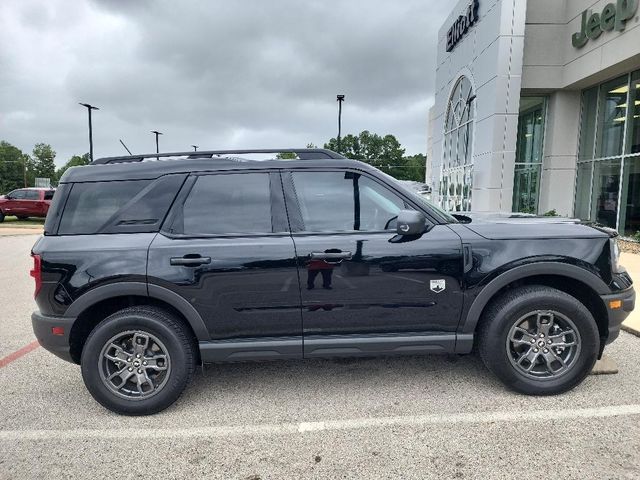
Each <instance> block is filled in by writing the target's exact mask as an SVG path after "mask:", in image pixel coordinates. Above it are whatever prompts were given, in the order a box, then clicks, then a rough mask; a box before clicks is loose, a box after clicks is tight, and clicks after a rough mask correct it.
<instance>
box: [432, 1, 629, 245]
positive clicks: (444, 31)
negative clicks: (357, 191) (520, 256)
mask: <svg viewBox="0 0 640 480" xmlns="http://www.w3.org/2000/svg"><path fill="white" fill-rule="evenodd" d="M639 14H640V10H639V9H638V0H608V1H607V0H603V1H593V0H528V1H526V0H461V1H460V2H458V3H457V4H456V5H455V7H453V10H452V11H451V13H450V15H449V16H448V18H447V19H446V21H445V22H444V24H443V25H442V27H441V28H440V30H439V33H438V53H437V66H436V88H435V103H434V105H433V107H432V108H431V109H430V111H429V127H428V147H427V155H428V165H427V179H426V180H427V183H428V184H429V185H431V187H432V192H433V193H432V198H433V199H434V200H435V201H437V202H438V203H439V204H440V205H441V206H442V207H444V208H446V209H448V210H452V211H472V212H487V211H502V212H511V211H519V212H529V213H545V212H547V211H550V210H555V211H556V212H557V213H558V214H560V215H564V216H575V217H578V218H582V219H589V220H594V221H598V222H599V223H602V224H604V225H608V226H610V227H612V228H617V229H618V231H619V232H620V233H622V234H625V235H631V234H633V233H635V232H636V231H640V20H639V18H638V15H639Z"/></svg>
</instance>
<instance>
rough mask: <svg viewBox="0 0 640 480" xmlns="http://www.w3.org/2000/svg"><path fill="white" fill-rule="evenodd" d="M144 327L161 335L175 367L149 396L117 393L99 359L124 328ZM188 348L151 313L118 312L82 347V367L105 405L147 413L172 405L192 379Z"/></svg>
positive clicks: (91, 389) (131, 412)
mask: <svg viewBox="0 0 640 480" xmlns="http://www.w3.org/2000/svg"><path fill="white" fill-rule="evenodd" d="M127 330H142V331H145V332H148V333H151V334H153V335H155V336H156V337H158V339H159V340H160V341H161V342H162V343H164V345H165V347H166V348H167V351H168V352H167V353H168V354H169V356H170V362H171V371H170V372H169V379H168V380H167V382H166V384H165V385H164V387H162V389H161V390H160V391H159V392H158V393H156V394H155V395H153V396H151V397H149V398H146V399H145V398H143V399H136V400H133V399H132V400H128V399H126V398H122V397H119V396H117V395H115V394H114V393H113V392H111V390H109V389H108V388H107V386H106V385H105V384H104V383H103V381H102V379H101V377H100V372H99V367H98V362H99V356H100V354H101V352H102V349H103V347H104V346H105V344H106V343H107V342H108V341H109V340H110V339H111V338H112V337H113V336H114V335H117V334H118V333H120V332H125V331H127ZM189 362H190V359H189V358H188V355H187V352H186V351H185V348H184V346H183V344H182V343H181V342H180V340H179V338H178V336H177V335H176V332H174V331H173V329H171V328H170V327H169V326H167V325H166V324H164V323H163V322H162V321H160V320H158V319H156V318H154V317H153V316H151V315H146V314H144V313H140V314H135V315H134V314H125V313H122V314H120V313H116V314H114V315H112V316H110V317H108V318H107V319H105V320H104V321H102V322H101V323H100V324H99V325H98V326H97V327H96V328H95V329H94V330H93V331H92V332H91V334H90V335H89V338H88V339H87V342H86V343H85V346H84V348H83V350H82V358H81V370H82V378H83V380H84V383H85V386H86V387H87V389H88V390H89V392H90V393H91V395H92V396H93V397H94V398H95V399H96V400H97V401H98V402H99V403H100V404H101V405H103V406H105V407H106V408H108V409H110V410H113V411H115V412H117V413H124V414H128V415H146V414H152V413H155V412H158V411H160V410H163V409H165V408H167V407H168V406H169V405H171V404H172V403H173V402H174V401H175V400H176V399H177V398H178V397H179V396H180V394H181V393H182V391H183V390H184V388H185V387H186V383H187V382H188V379H189V376H190V374H189Z"/></svg>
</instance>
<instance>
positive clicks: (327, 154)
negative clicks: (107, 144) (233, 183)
mask: <svg viewBox="0 0 640 480" xmlns="http://www.w3.org/2000/svg"><path fill="white" fill-rule="evenodd" d="M251 153H295V154H296V155H298V158H299V159H300V160H316V159H322V158H330V159H340V158H345V157H343V156H342V155H340V154H339V153H336V152H334V151H332V150H327V149H326V148H262V149H249V150H202V151H196V152H172V153H145V154H143V155H125V156H122V157H104V158H98V159H96V160H94V161H93V162H92V163H91V164H92V165H107V164H110V163H131V162H141V161H143V160H144V159H145V158H154V157H155V158H160V157H163V158H165V157H187V159H189V158H191V159H193V158H213V157H214V156H221V155H223V156H228V155H244V154H251Z"/></svg>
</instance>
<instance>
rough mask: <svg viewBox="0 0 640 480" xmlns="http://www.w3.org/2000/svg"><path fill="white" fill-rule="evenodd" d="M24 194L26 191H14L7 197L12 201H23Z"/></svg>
mask: <svg viewBox="0 0 640 480" xmlns="http://www.w3.org/2000/svg"><path fill="white" fill-rule="evenodd" d="M24 192H25V190H14V191H13V192H11V193H9V194H8V195H7V197H8V198H9V199H10V200H23V199H24Z"/></svg>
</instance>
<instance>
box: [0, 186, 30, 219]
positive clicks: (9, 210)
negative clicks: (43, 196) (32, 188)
mask: <svg viewBox="0 0 640 480" xmlns="http://www.w3.org/2000/svg"><path fill="white" fill-rule="evenodd" d="M25 192H26V190H22V189H21V190H14V191H13V192H9V193H8V194H7V196H6V197H5V198H6V199H7V201H6V202H5V203H4V205H3V207H2V210H3V212H4V214H5V215H22V211H23V209H24V205H23V202H24V198H25Z"/></svg>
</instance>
